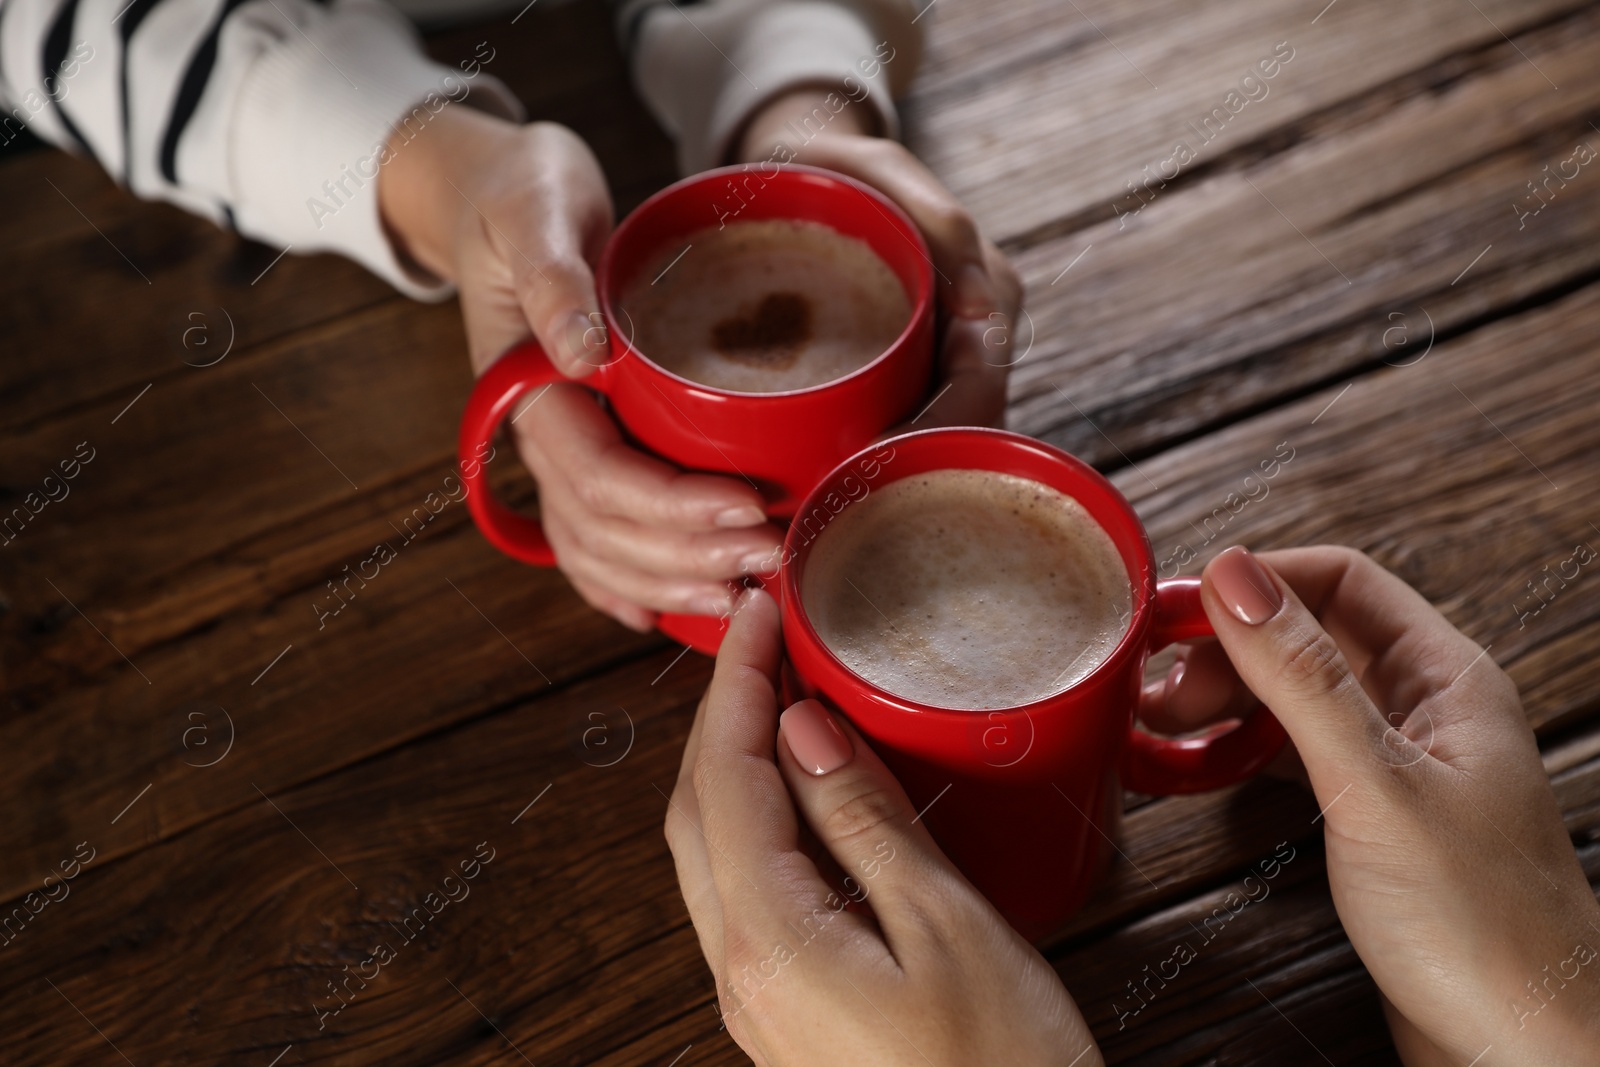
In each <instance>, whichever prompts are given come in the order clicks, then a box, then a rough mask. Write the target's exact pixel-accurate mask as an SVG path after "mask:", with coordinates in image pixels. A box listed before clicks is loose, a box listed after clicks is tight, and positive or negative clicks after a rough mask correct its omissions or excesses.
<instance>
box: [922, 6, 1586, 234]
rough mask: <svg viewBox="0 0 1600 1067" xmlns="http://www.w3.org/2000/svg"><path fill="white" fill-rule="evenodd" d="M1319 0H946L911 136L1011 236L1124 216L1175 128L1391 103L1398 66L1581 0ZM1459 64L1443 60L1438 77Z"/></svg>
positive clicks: (1228, 132) (1464, 48) (1260, 130)
mask: <svg viewBox="0 0 1600 1067" xmlns="http://www.w3.org/2000/svg"><path fill="white" fill-rule="evenodd" d="M1322 6H1323V5H1319V4H1308V3H1302V2H1300V0H1272V2H1270V3H1256V4H1237V3H1229V2H1225V0H1223V2H1213V3H1206V4H1202V5H1198V6H1197V5H1194V4H1181V3H1173V2H1171V0H1144V2H1138V3H1118V4H1110V3H1105V2H1103V0H1102V2H1099V3H1094V2H1091V3H1087V4H1085V3H1075V4H1073V5H1057V4H1053V3H1050V2H1049V0H1043V2H1040V3H1037V4H1034V3H1028V4H1017V5H1013V6H1009V7H1001V8H999V9H998V10H997V9H996V7H995V6H994V5H981V4H972V5H960V4H950V5H940V10H939V15H940V16H941V17H944V18H946V19H947V22H945V23H944V24H940V23H938V22H936V23H935V27H936V29H935V38H934V40H935V43H934V46H933V48H932V50H931V62H930V65H929V70H928V74H927V77H926V78H925V79H924V81H923V84H922V88H921V90H920V91H919V93H918V94H917V95H916V96H915V97H914V98H913V100H912V103H911V107H910V109H909V114H908V128H909V131H910V133H909V140H910V143H911V144H912V145H913V146H914V147H916V149H917V150H918V152H919V153H920V154H922V155H923V156H924V157H925V158H927V159H928V161H929V162H930V163H931V164H932V165H933V167H934V169H935V170H936V171H938V172H939V173H940V174H941V175H943V176H944V177H945V178H946V180H947V181H948V182H949V183H950V185H951V188H952V189H953V190H954V191H955V192H956V193H957V194H958V195H959V196H960V197H961V198H962V199H963V200H964V201H965V202H966V203H967V204H968V205H969V206H970V207H971V208H972V209H973V211H974V212H975V214H976V215H977V218H978V221H979V222H980V224H982V225H983V226H984V228H985V229H987V230H988V231H990V232H991V234H992V235H994V236H996V237H997V238H998V239H1000V240H1002V241H1003V242H1010V241H1016V240H1025V239H1028V237H1029V235H1031V234H1034V233H1035V232H1036V231H1038V232H1050V231H1051V230H1052V229H1053V228H1056V227H1059V225H1060V224H1061V220H1064V219H1073V218H1075V217H1078V216H1080V215H1088V216H1091V217H1098V218H1102V219H1109V218H1112V217H1113V212H1112V208H1111V204H1112V203H1113V202H1114V201H1116V200H1118V199H1119V198H1126V197H1128V196H1129V195H1130V191H1129V189H1128V188H1127V187H1126V183H1127V182H1129V181H1134V180H1138V179H1139V178H1140V174H1141V168H1142V167H1143V166H1145V165H1146V164H1151V165H1154V164H1155V163H1157V162H1158V161H1160V160H1163V159H1167V158H1169V157H1170V156H1171V155H1172V153H1173V148H1174V144H1175V143H1176V142H1177V141H1178V140H1185V139H1187V140H1188V141H1189V142H1190V144H1191V145H1192V146H1194V147H1196V148H1197V150H1198V151H1199V152H1200V155H1199V157H1198V158H1197V160H1196V162H1195V164H1193V165H1192V166H1194V167H1198V166H1200V165H1202V164H1205V163H1207V162H1210V161H1212V160H1214V159H1216V158H1217V157H1218V156H1221V155H1225V154H1227V153H1229V152H1232V151H1234V150H1236V149H1239V148H1242V147H1243V146H1246V145H1250V144H1253V143H1255V142H1258V141H1262V140H1270V139H1271V138H1272V137H1273V136H1275V135H1277V136H1282V135H1281V134H1280V131H1285V130H1291V131H1292V130H1295V129H1296V128H1297V126H1298V124H1299V123H1301V122H1302V121H1303V120H1306V119H1312V118H1318V117H1325V116H1328V115H1330V114H1332V113H1336V112H1338V111H1340V110H1343V111H1345V112H1346V113H1347V114H1359V113H1361V112H1363V111H1367V110H1368V108H1367V107H1366V105H1365V104H1364V103H1363V100H1364V98H1366V97H1367V96H1369V95H1376V96H1378V97H1379V98H1380V100H1381V101H1382V103H1383V104H1392V103H1393V102H1395V98H1394V97H1392V96H1389V95H1388V94H1387V93H1386V87H1387V86H1389V85H1390V84H1391V83H1394V82H1397V81H1399V80H1401V79H1404V78H1405V77H1407V76H1408V75H1412V74H1414V73H1416V72H1418V71H1422V70H1425V69H1427V68H1429V67H1431V66H1432V65H1434V64H1436V63H1440V62H1441V61H1445V60H1450V62H1451V63H1459V60H1458V59H1454V58H1452V57H1459V56H1461V55H1463V54H1470V53H1471V52H1473V51H1474V50H1476V49H1479V48H1483V47H1486V46H1488V47H1493V46H1495V45H1499V44H1502V43H1503V40H1504V39H1503V37H1502V36H1501V31H1504V32H1505V33H1507V34H1511V35H1513V36H1515V35H1517V34H1518V33H1519V32H1521V31H1524V30H1526V29H1528V28H1530V27H1533V26H1538V25H1540V24H1542V23H1544V22H1546V21H1549V20H1552V19H1559V18H1560V17H1561V16H1563V15H1565V14H1567V13H1569V12H1572V11H1576V10H1578V9H1579V8H1581V7H1582V6H1584V5H1582V4H1581V3H1579V2H1577V0H1535V2H1524V0H1495V2H1492V3H1485V2H1478V3H1476V5H1475V6H1476V8H1477V10H1474V5H1467V4H1456V3H1452V2H1451V0H1428V2H1425V3H1414V4H1406V5H1404V6H1403V7H1397V6H1395V5H1392V4H1385V3H1383V2H1382V0H1340V2H1339V3H1338V5H1337V6H1335V7H1333V8H1332V10H1330V11H1328V12H1327V13H1326V14H1325V15H1324V16H1323V17H1321V18H1320V19H1319V20H1317V21H1316V22H1315V24H1313V19H1314V18H1316V16H1317V14H1318V11H1319V10H1320V9H1321V7H1322ZM1496 26H1498V27H1499V29H1498V30H1497V29H1496ZM1284 41H1287V42H1288V43H1289V46H1290V47H1291V48H1292V49H1293V50H1294V58H1293V59H1291V60H1290V61H1289V63H1288V64H1287V65H1286V66H1284V67H1283V68H1282V69H1281V70H1280V71H1279V72H1278V73H1277V75H1276V76H1275V77H1274V78H1273V79H1272V80H1271V81H1269V82H1268V83H1267V90H1268V91H1267V94H1266V96H1265V97H1264V98H1262V99H1260V100H1259V101H1257V102H1254V103H1248V104H1246V105H1245V106H1244V107H1243V108H1242V109H1240V110H1238V112H1237V113H1236V114H1234V115H1232V116H1231V117H1230V118H1229V119H1228V121H1227V122H1226V123H1219V124H1218V127H1217V128H1218V129H1220V131H1221V132H1220V135H1219V136H1216V137H1215V138H1214V139H1213V140H1212V141H1211V142H1210V143H1208V144H1205V145H1203V146H1202V145H1200V144H1199V143H1198V138H1197V135H1196V134H1195V132H1194V131H1193V130H1192V129H1191V128H1190V125H1189V124H1190V123H1194V124H1196V125H1200V124H1201V123H1202V120H1203V119H1204V117H1205V116H1206V115H1207V114H1208V113H1210V112H1211V109H1212V108H1215V107H1222V106H1224V103H1225V101H1226V98H1227V94H1228V93H1229V92H1230V91H1234V90H1237V89H1238V88H1239V83H1240V80H1241V79H1242V78H1243V77H1244V76H1245V75H1246V74H1249V73H1250V72H1251V70H1252V68H1254V67H1255V66H1256V64H1257V63H1258V62H1259V61H1260V60H1262V59H1263V58H1265V57H1268V56H1271V55H1272V53H1273V49H1274V47H1275V46H1276V45H1277V44H1278V43H1279V42H1284ZM1449 74H1450V69H1449V66H1448V65H1447V66H1446V67H1444V68H1442V69H1440V70H1439V71H1438V72H1437V73H1436V76H1435V77H1434V78H1432V79H1430V80H1435V81H1447V80H1449ZM1552 78H1553V81H1554V84H1555V85H1557V86H1562V89H1563V90H1565V89H1566V88H1567V86H1566V85H1565V84H1564V83H1562V81H1561V79H1560V78H1556V77H1554V76H1553V75H1552ZM1542 84H1544V86H1545V90H1546V91H1547V92H1549V93H1550V94H1551V95H1552V96H1555V95H1559V92H1558V91H1557V90H1556V89H1555V88H1553V87H1552V85H1551V84H1550V83H1548V82H1546V83H1542ZM1251 91H1252V92H1253V93H1255V94H1256V95H1258V96H1259V95H1260V90H1251ZM1412 91H1413V92H1415V91H1417V90H1415V89H1414V90H1412ZM1422 91H1427V90H1426V88H1425V87H1424V88H1422ZM1232 106H1236V105H1232ZM1283 140H1292V135H1291V136H1288V137H1283ZM1279 147H1281V144H1280V145H1279ZM1330 191H1332V190H1331V188H1330Z"/></svg>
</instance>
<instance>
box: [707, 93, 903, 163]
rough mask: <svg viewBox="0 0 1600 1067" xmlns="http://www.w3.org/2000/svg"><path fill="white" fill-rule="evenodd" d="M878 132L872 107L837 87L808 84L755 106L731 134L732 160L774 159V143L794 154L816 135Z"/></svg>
mask: <svg viewBox="0 0 1600 1067" xmlns="http://www.w3.org/2000/svg"><path fill="white" fill-rule="evenodd" d="M882 133H883V130H882V122H881V120H880V119H879V117H878V113H877V111H875V110H874V109H873V108H872V105H870V104H868V103H867V102H866V101H865V100H858V99H856V98H854V97H852V96H850V95H849V94H847V93H846V92H845V91H844V89H843V88H842V87H835V86H826V85H812V86H801V87H800V88H796V89H789V90H786V91H784V92H781V93H779V94H778V95H777V96H774V97H772V98H771V99H770V100H768V101H767V102H766V103H764V104H762V105H761V108H760V110H758V111H757V112H756V113H755V114H754V115H752V116H751V117H750V119H749V121H748V122H746V123H745V126H744V129H743V130H742V131H741V132H740V133H739V135H738V136H737V137H735V138H734V152H733V161H734V162H735V163H753V162H758V161H760V160H766V159H772V158H775V156H774V153H780V152H781V149H780V146H783V147H784V148H787V149H788V152H787V153H785V155H786V156H787V157H788V158H790V159H793V158H796V157H797V156H798V154H799V153H800V151H801V150H802V149H803V148H804V147H805V145H807V144H809V143H811V141H813V140H814V139H816V138H818V137H837V136H856V137H877V136H879V135H881V134H882Z"/></svg>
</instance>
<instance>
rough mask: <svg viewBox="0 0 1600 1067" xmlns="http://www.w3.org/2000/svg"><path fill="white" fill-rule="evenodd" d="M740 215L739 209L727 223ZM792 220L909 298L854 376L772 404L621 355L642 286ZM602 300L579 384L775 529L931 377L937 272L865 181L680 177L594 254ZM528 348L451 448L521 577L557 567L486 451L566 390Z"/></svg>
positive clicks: (640, 439) (497, 377) (713, 632)
mask: <svg viewBox="0 0 1600 1067" xmlns="http://www.w3.org/2000/svg"><path fill="white" fill-rule="evenodd" d="M734 209H736V210H734ZM730 217H732V218H734V219H736V220H737V221H741V222H742V221H746V220H756V219H775V218H776V219H800V220H807V221H811V222H818V223H821V224H823V225H825V226H829V227H831V228H832V229H834V230H837V231H839V232H840V233H843V234H845V235H847V236H850V237H855V238H858V239H860V240H862V241H865V242H866V243H867V245H868V246H870V247H871V248H872V250H873V252H875V253H876V254H877V256H878V258H880V259H881V260H883V262H884V263H885V264H886V265H887V266H888V267H889V269H890V270H891V271H893V272H894V274H895V276H896V277H897V278H898V279H899V280H900V284H901V285H903V286H904V287H905V291H906V295H907V297H908V299H909V302H910V304H911V318H910V321H909V322H907V324H906V327H905V329H904V330H903V331H901V333H900V336H899V337H898V338H896V339H895V341H894V343H892V344H891V345H890V346H889V347H888V348H887V349H885V350H884V352H883V353H882V354H881V355H879V356H878V357H877V358H876V359H874V360H873V361H872V362H870V363H868V364H867V365H866V366H864V367H862V368H861V369H859V370H857V371H855V372H853V373H851V374H847V375H845V376H844V377H842V378H837V379H835V380H833V381H831V382H827V383H825V384H823V385H819V386H814V387H812V388H809V389H797V390H793V391H790V392H780V393H734V392H729V391H726V390H722V389H716V388H712V387H711V386H707V385H701V384H699V383H697V382H692V381H689V380H688V379H686V378H681V377H679V376H678V375H676V374H673V373H671V372H670V371H667V370H665V369H664V368H662V367H660V366H658V365H657V364H655V363H653V362H651V361H650V358H649V356H648V355H647V354H646V353H643V352H640V351H639V349H638V348H636V347H635V346H634V345H633V344H632V343H631V342H630V338H631V337H632V335H633V330H632V329H631V328H630V327H629V325H628V319H627V317H626V314H625V313H624V312H623V311H622V309H621V306H620V303H619V300H620V297H621V294H623V293H624V292H626V291H627V288H628V286H629V284H630V283H631V282H632V281H633V280H634V278H635V277H636V276H638V275H639V273H640V272H642V271H645V270H648V269H650V268H651V267H652V266H654V265H656V264H657V263H658V262H659V261H660V259H661V258H662V257H663V254H664V253H666V254H670V253H671V252H672V251H673V250H674V249H676V248H678V247H680V246H684V245H685V243H686V241H687V240H688V239H689V238H690V237H692V235H693V234H695V233H696V232H698V231H700V230H703V229H705V228H706V227H709V226H717V225H720V224H721V223H722V220H724V219H728V218H730ZM596 288H597V291H598V294H599V298H600V313H601V316H602V317H603V319H604V323H605V331H606V334H607V336H608V337H609V338H610V340H611V353H610V357H609V359H608V360H607V362H606V363H605V364H604V365H603V366H601V367H599V368H598V369H597V370H596V371H595V372H594V373H593V374H591V375H590V376H588V377H587V378H584V379H582V380H581V382H582V384H583V385H585V386H588V387H589V388H591V389H594V390H595V391H597V392H599V393H600V394H602V395H603V396H604V397H605V398H606V399H607V401H608V402H609V403H610V406H611V410H612V411H613V413H614V414H615V415H616V417H617V419H618V421H619V422H620V423H621V424H622V426H623V428H624V431H625V432H626V433H627V434H628V436H629V437H630V438H631V439H632V440H633V441H634V442H635V443H636V444H637V445H639V446H640V447H641V448H643V449H646V450H648V451H650V452H654V453H655V454H656V455H658V456H661V457H662V458H663V459H666V460H668V461H670V462H672V463H674V464H676V465H678V466H680V467H684V468H687V469H690V470H697V471H706V472H710V473H715V474H727V475H732V476H734V477H740V478H744V479H746V480H748V481H750V482H751V483H752V484H754V485H755V486H756V487H757V488H758V489H760V491H761V492H762V494H763V496H765V497H766V500H767V513H768V514H769V515H770V516H771V517H772V518H774V519H778V520H780V521H781V520H785V519H787V518H788V517H789V516H790V515H792V514H793V513H794V508H795V505H796V503H797V502H798V501H799V500H800V498H801V497H803V496H804V495H805V494H806V493H807V492H809V491H810V489H811V487H812V486H813V485H815V484H816V483H817V481H818V479H820V478H821V477H822V476H823V475H824V474H826V473H827V472H828V471H829V470H830V469H831V468H832V467H833V466H834V465H835V464H837V463H838V462H839V461H840V460H842V459H844V458H845V457H846V456H848V455H850V454H851V453H852V452H854V451H856V450H857V449H859V448H861V447H862V446H863V445H865V444H866V443H867V442H869V441H871V440H872V439H873V438H875V437H877V436H878V435H879V434H881V433H882V432H883V431H884V430H886V429H888V428H889V427H890V426H893V425H895V424H896V423H898V422H901V421H903V420H904V419H906V418H908V417H910V416H911V415H912V414H913V413H915V411H916V407H917V405H918V404H919V403H920V402H921V401H922V400H924V399H925V398H926V396H927V393H928V389H929V383H930V382H931V380H932V374H933V326H934V323H933V310H934V291H933V267H932V260H931V259H929V257H928V250H927V246H926V245H925V244H924V242H923V240H922V235H921V234H920V233H919V232H918V231H917V228H916V225H915V224H914V223H913V222H912V221H911V220H910V219H909V218H907V217H906V215H905V213H904V212H903V211H901V210H900V208H899V207H897V206H896V205H895V204H894V203H893V202H891V201H890V200H888V199H887V198H885V197H884V196H882V195H881V194H880V193H878V192H876V191H875V190H873V189H870V188H868V187H867V186H865V185H863V184H861V183H860V182H857V181H854V180H853V179H850V178H847V177H845V176H843V175H840V174H835V173H833V172H831V171H825V170H820V169H818V168H815V167H805V166H800V165H794V164H791V165H788V166H783V167H777V166H776V165H774V167H773V173H771V174H768V173H767V171H766V170H765V169H763V168H753V169H752V168H745V167H727V168H723V169H721V170H712V171H707V172H705V173H703V174H698V175H696V176H694V177H692V178H687V179H685V180H683V181H680V182H678V183H677V184H675V185H670V186H668V187H667V188H665V189H663V190H661V191H660V192H658V193H656V194H655V195H654V196H652V197H650V198H649V199H648V200H646V201H645V202H644V203H642V204H640V205H639V207H638V208H637V209H635V210H634V211H633V212H632V213H631V214H629V215H628V217H627V218H626V219H624V220H623V221H622V223H621V224H620V225H619V226H618V227H617V229H616V231H615V232H614V233H613V234H612V235H611V239H610V241H609V242H607V244H606V246H605V250H604V251H603V252H602V253H601V256H600V264H599V267H598V269H597V271H596ZM567 380H568V379H567V378H565V377H564V376H563V375H562V374H561V373H560V372H559V371H557V370H556V369H555V367H554V365H553V364H551V362H550V360H549V359H548V358H547V357H546V356H545V354H544V351H543V350H542V349H541V348H540V347H539V345H538V344H537V343H535V342H533V341H528V342H525V343H523V344H521V345H518V346H517V347H515V348H513V349H511V350H510V351H508V352H506V353H505V354H504V355H503V356H501V357H500V358H499V359H498V360H497V361H496V362H495V363H494V364H493V365H492V366H491V367H490V368H489V369H488V370H487V371H485V372H484V374H483V376H482V377H480V378H479V379H478V382H477V385H476V386H475V387H474V389H473V391H472V396H471V398H470V399H469V400H468V402H467V410H466V414H465V416H464V417H463V418H462V422H461V435H460V441H459V457H460V467H461V470H462V480H463V482H464V483H465V485H466V489H467V506H468V507H469V508H470V510H471V512H472V517H473V518H474V519H475V520H476V521H477V523H478V527H479V528H480V529H481V530H482V531H483V533H484V536H485V537H487V538H488V539H489V541H490V542H491V543H493V544H494V545H495V546H496V547H498V548H499V549H501V550H502V551H504V552H506V553H507V554H508V555H511V556H513V557H514V558H516V559H519V560H522V561H523V562H525V563H533V564H536V565H538V566H543V567H550V566H554V565H555V554H554V553H553V552H552V551H551V549H550V543H549V541H547V540H546V539H545V536H544V531H543V529H542V528H541V527H540V525H539V523H538V521H537V520H535V519H531V518H526V517H524V516H521V515H518V514H516V513H515V512H513V511H511V510H510V509H508V508H507V507H505V505H503V504H501V503H500V502H499V501H498V500H496V499H495V498H494V496H493V495H492V494H491V493H490V492H489V488H488V479H487V477H486V475H485V473H484V470H483V465H482V464H481V463H480V462H478V461H477V459H478V457H480V456H482V455H483V446H484V445H485V443H486V442H488V441H489V439H490V438H491V437H492V436H493V435H494V433H495V430H496V428H498V427H499V425H500V423H501V422H502V421H503V420H504V419H505V418H506V417H507V415H509V414H510V412H511V409H512V407H513V405H515V404H516V402H517V401H518V399H520V398H521V397H522V396H524V395H525V394H527V393H528V392H530V391H531V390H534V389H538V388H540V387H542V386H545V385H548V384H549V383H551V382H561V381H567ZM658 625H659V626H660V629H661V630H662V632H663V633H666V634H667V635H668V636H670V637H673V638H675V639H677V640H679V641H683V642H684V643H686V644H689V645H692V646H693V647H695V648H697V649H699V650H700V651H702V652H711V653H714V652H715V651H716V649H717V646H718V645H719V644H720V643H721V638H722V631H723V630H725V629H726V620H725V619H720V618H716V617H712V616H694V615H671V614H666V615H662V616H661V617H660V622H659V624H658Z"/></svg>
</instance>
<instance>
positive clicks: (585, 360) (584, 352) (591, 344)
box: [564, 311, 608, 367]
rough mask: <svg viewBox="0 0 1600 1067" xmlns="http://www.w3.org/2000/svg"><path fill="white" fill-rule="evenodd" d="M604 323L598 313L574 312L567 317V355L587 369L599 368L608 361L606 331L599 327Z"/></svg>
mask: <svg viewBox="0 0 1600 1067" xmlns="http://www.w3.org/2000/svg"><path fill="white" fill-rule="evenodd" d="M602 321H603V320H602V319H601V318H600V315H599V313H598V312H596V313H590V314H586V313H584V312H582V311H574V312H573V313H572V314H571V315H568V316H567V328H566V330H565V331H564V332H565V334H566V344H567V353H568V354H569V355H570V356H571V357H572V359H573V360H575V361H577V362H578V363H581V364H583V365H584V366H586V367H598V366H600V365H601V364H603V363H604V362H605V361H606V357H607V355H608V352H607V346H606V329H605V326H603V325H599V324H600V323H601V322H602Z"/></svg>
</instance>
